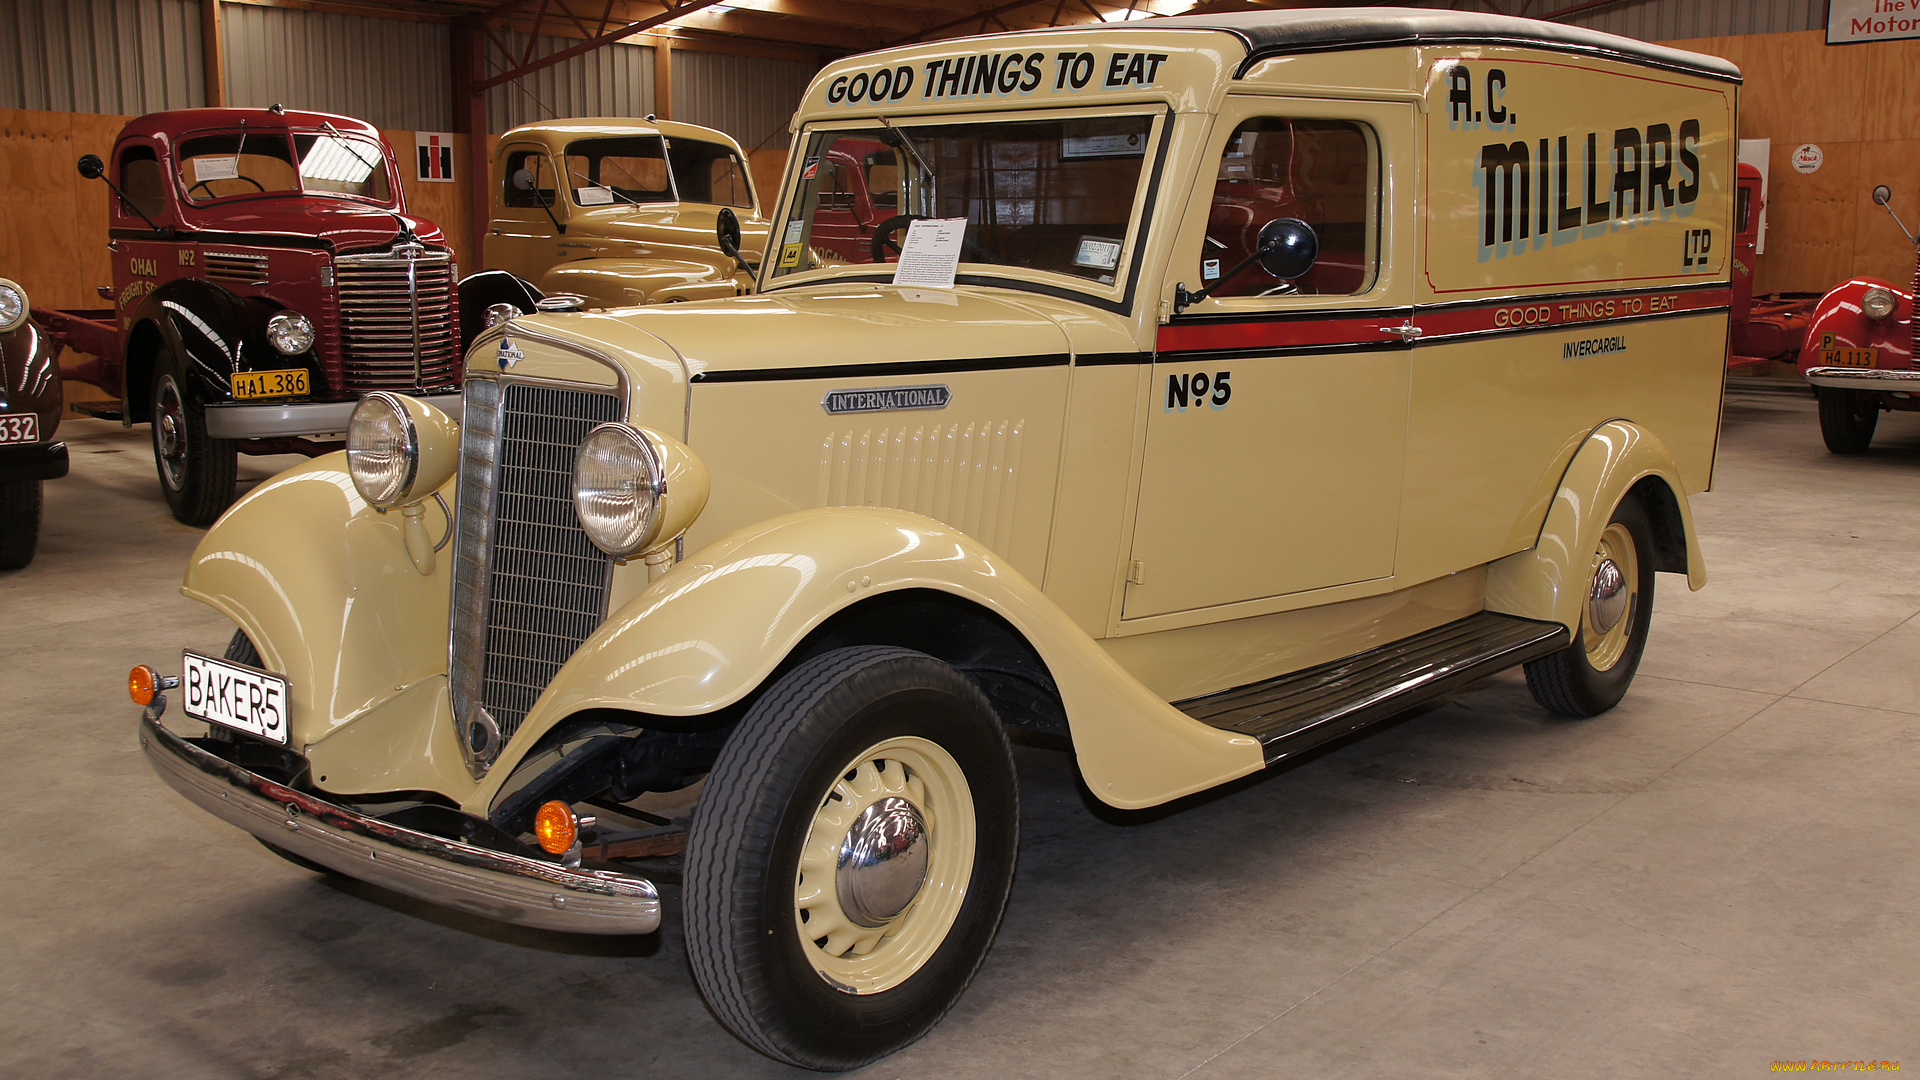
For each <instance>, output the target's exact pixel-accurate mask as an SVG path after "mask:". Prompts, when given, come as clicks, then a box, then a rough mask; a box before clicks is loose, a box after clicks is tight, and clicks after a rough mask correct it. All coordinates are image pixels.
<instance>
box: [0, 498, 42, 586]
mask: <svg viewBox="0 0 1920 1080" xmlns="http://www.w3.org/2000/svg"><path fill="white" fill-rule="evenodd" d="M40 495H41V488H40V481H38V480H20V481H16V482H14V483H7V484H0V570H18V569H20V568H21V567H23V566H25V565H27V564H28V563H30V562H32V561H33V550H34V548H36V547H38V546H39V544H40Z"/></svg>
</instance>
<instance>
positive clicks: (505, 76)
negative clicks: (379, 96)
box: [474, 0, 719, 91]
mask: <svg viewBox="0 0 1920 1080" xmlns="http://www.w3.org/2000/svg"><path fill="white" fill-rule="evenodd" d="M716 3H719V0H684V2H683V3H681V4H680V5H679V6H678V7H671V8H668V9H667V10H665V11H662V12H661V13H660V14H658V15H654V16H652V17H650V18H646V19H640V20H638V21H636V22H630V23H628V24H627V25H625V26H623V27H620V28H619V29H618V30H613V31H609V32H608V33H605V34H601V35H600V36H599V37H596V38H590V39H588V40H586V41H583V42H581V43H580V44H578V45H575V46H572V47H571V48H566V49H561V50H560V51H559V52H556V53H549V54H547V55H546V56H543V57H541V58H539V59H538V60H533V61H530V62H527V63H522V64H521V65H519V66H518V67H514V68H509V69H507V70H506V71H503V72H501V73H500V74H498V75H495V76H493V77H491V78H488V79H483V80H481V81H480V82H478V83H476V84H474V89H475V90H476V91H482V90H491V89H492V88H494V87H496V86H499V85H500V84H502V83H506V82H511V81H513V80H514V79H517V78H519V77H520V76H522V75H527V74H531V73H532V72H535V71H539V70H541V69H542V68H550V67H552V66H553V65H555V64H558V63H562V62H564V61H567V60H571V59H573V58H574V57H576V56H579V55H580V54H581V53H588V52H592V51H593V50H595V49H598V48H601V47H603V46H606V45H611V44H613V43H614V42H616V41H621V40H624V39H626V38H629V37H632V36H633V35H634V34H635V33H638V32H639V31H641V30H647V29H651V28H652V27H655V26H661V25H664V24H666V23H670V22H673V21H674V20H676V19H679V18H681V17H682V16H685V15H690V14H692V13H693V12H696V11H698V10H700V9H701V8H704V7H711V6H713V5H714V4H716ZM544 8H545V4H544V3H543V4H542V9H543V10H544ZM536 25H537V23H536ZM527 44H528V48H529V49H531V48H532V45H533V40H529V41H528V43H527Z"/></svg>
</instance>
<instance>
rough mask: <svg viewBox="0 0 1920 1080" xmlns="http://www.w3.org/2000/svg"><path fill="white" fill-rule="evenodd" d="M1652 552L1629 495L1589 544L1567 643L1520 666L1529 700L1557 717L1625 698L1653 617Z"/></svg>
mask: <svg viewBox="0 0 1920 1080" xmlns="http://www.w3.org/2000/svg"><path fill="white" fill-rule="evenodd" d="M1652 555H1653V527H1652V524H1651V523H1650V522H1649V521H1648V520H1647V511H1646V509H1645V508H1644V507H1642V506H1641V505H1640V501H1639V500H1638V499H1635V498H1634V497H1633V496H1631V495H1629V496H1627V497H1626V498H1624V499H1622V500H1620V505H1619V506H1616V507H1614V508H1613V518H1612V519H1611V520H1610V521H1608V522H1607V527H1606V528H1605V529H1603V530H1601V533H1600V541H1599V543H1597V544H1596V545H1594V551H1593V559H1592V561H1591V562H1590V563H1589V565H1588V569H1587V572H1588V574H1589V575H1590V576H1589V577H1588V579H1587V595H1586V598H1585V599H1584V600H1583V601H1582V602H1581V604H1580V628H1579V630H1578V631H1577V632H1576V633H1575V634H1574V635H1573V644H1572V645H1570V646H1568V647H1567V648H1565V649H1562V650H1560V651H1559V652H1557V653H1553V654H1552V655H1549V656H1543V657H1541V658H1540V659H1538V660H1533V661H1530V662H1528V664H1527V668H1526V670H1527V689H1528V690H1530V691H1532V692H1533V699H1534V700H1535V701H1537V702H1539V703H1540V704H1541V705H1543V706H1545V707H1546V708H1548V709H1551V710H1552V711H1554V712H1557V713H1559V714H1561V715H1562V716H1578V717H1587V716H1598V715H1599V714H1601V713H1603V712H1606V711H1607V710H1608V709H1611V708H1613V707H1614V706H1615V705H1617V704H1619V703H1620V699H1621V698H1622V697H1625V696H1626V693H1627V687H1628V686H1629V685H1631V684H1632V683H1633V673H1634V672H1635V671H1637V670H1639V668H1640V654H1641V653H1642V652H1644V651H1646V647H1647V628H1648V627H1649V626H1650V625H1651V624H1652V622H1653V559H1652Z"/></svg>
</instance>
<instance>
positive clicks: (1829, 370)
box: [1800, 184, 1920, 454]
mask: <svg viewBox="0 0 1920 1080" xmlns="http://www.w3.org/2000/svg"><path fill="white" fill-rule="evenodd" d="M1892 195H1893V193H1892V192H1891V191H1890V190H1889V189H1888V188H1887V186H1886V185H1885V184H1882V185H1880V186H1879V187H1876V188H1874V189H1873V201H1874V202H1876V203H1879V204H1880V205H1881V206H1883V207H1886V210H1887V213H1888V214H1890V215H1892V216H1893V220H1894V223H1895V224H1897V225H1899V226H1900V231H1901V232H1903V233H1906V235H1907V239H1908V241H1909V242H1912V241H1913V240H1914V235H1913V234H1912V233H1911V232H1907V227H1906V224H1905V223H1904V222H1901V221H1900V216H1899V215H1898V214H1894V213H1893V208H1892V207H1891V206H1887V203H1888V201H1889V200H1890V199H1891V198H1892ZM1915 281H1916V283H1920V269H1917V270H1916V276H1915ZM1913 295H1914V294H1913V292H1912V291H1911V290H1906V289H1901V288H1900V287H1899V286H1897V285H1894V284H1893V283H1891V282H1887V281H1881V280H1879V279H1877V278H1870V277H1857V278H1854V279H1853V280H1852V281H1849V282H1847V283H1846V284H1844V285H1840V286H1836V287H1835V288H1834V289H1833V290H1832V291H1830V292H1828V293H1827V295H1826V296H1824V297H1822V298H1821V299H1820V302H1819V305H1818V306H1817V307H1816V308H1815V309H1814V312H1813V317H1812V321H1811V323H1810V324H1809V325H1808V327H1807V335H1806V345H1805V346H1804V347H1803V348H1802V349H1801V350H1800V374H1801V375H1802V376H1804V377H1805V378H1806V380H1807V382H1808V383H1811V384H1812V386H1813V392H1814V395H1815V396H1816V397H1818V398H1819V399H1820V435H1821V437H1822V438H1824V439H1825V440H1826V443H1827V449H1828V450H1831V451H1833V452H1834V453H1836V454H1858V453H1862V452H1864V451H1865V450H1866V449H1867V447H1868V446H1869V445H1870V444H1871V443H1872V442H1873V429H1874V427H1875V426H1876V425H1877V424H1878V423H1879V420H1880V414H1881V413H1882V412H1884V411H1891V410H1895V409H1898V410H1901V411H1903V412H1912V411H1915V410H1920V397H1916V395H1920V368H1916V367H1915V365H1914V362H1913V361H1914V325H1913Z"/></svg>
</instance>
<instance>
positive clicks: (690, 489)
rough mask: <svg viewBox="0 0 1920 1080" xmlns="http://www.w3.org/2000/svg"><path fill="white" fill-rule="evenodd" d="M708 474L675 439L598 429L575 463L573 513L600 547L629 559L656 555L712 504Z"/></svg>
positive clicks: (624, 427) (617, 427) (626, 428)
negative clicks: (709, 494) (641, 554)
mask: <svg viewBox="0 0 1920 1080" xmlns="http://www.w3.org/2000/svg"><path fill="white" fill-rule="evenodd" d="M708 489H709V486H708V480H707V467H706V466H705V465H703V464H701V462H700V459H699V458H697V457H695V456H694V453H693V451H692V450H689V449H687V447H686V445H685V444H683V443H681V442H680V441H679V440H677V439H671V438H668V437H667V436H665V435H662V434H660V433H659V432H657V431H649V430H646V429H644V428H636V427H633V426H631V425H628V424H601V425H600V426H599V427H597V428H594V429H593V430H592V431H590V432H588V433H587V438H586V441H584V442H582V443H581V444H580V453H579V455H578V456H577V457H575V458H574V467H573V509H574V512H575V513H576V514H578V515H579V516H580V525H581V527H582V528H583V529H585V530H586V533H587V539H589V540H592V541H593V544H594V546H595V547H597V548H599V549H600V550H601V551H604V552H606V553H607V554H609V555H611V556H613V557H614V558H616V559H624V558H626V557H627V556H629V555H636V554H640V553H643V552H651V551H658V550H660V549H661V548H663V547H665V546H666V545H667V544H668V543H669V542H671V541H672V540H673V539H674V538H675V537H677V536H679V535H680V534H681V533H683V532H685V531H686V530H687V526H689V525H691V524H693V519H694V518H696V517H698V516H700V511H701V510H703V509H705V508H706V505H707V492H708Z"/></svg>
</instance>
